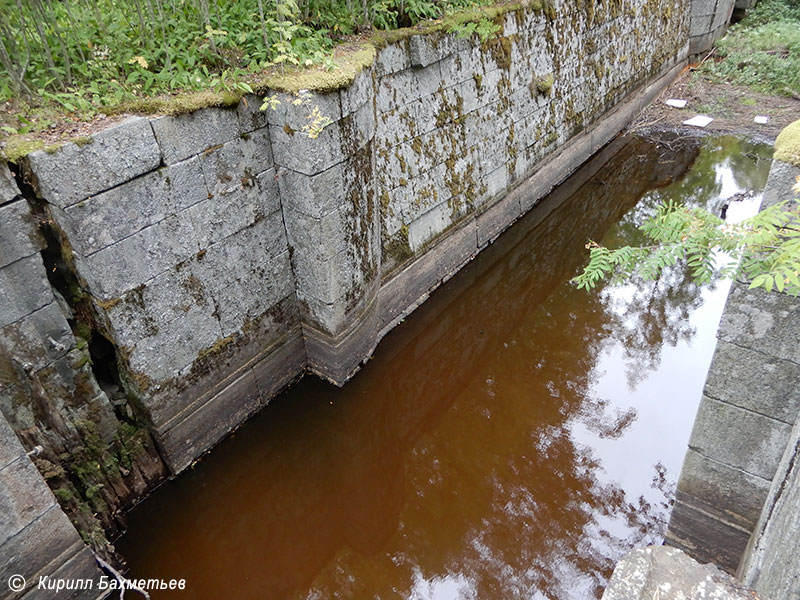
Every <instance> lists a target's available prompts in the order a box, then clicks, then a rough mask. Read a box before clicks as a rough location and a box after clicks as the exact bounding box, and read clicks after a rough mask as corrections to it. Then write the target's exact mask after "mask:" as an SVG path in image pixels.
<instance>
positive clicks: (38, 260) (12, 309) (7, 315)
mask: <svg viewBox="0 0 800 600" xmlns="http://www.w3.org/2000/svg"><path fill="white" fill-rule="evenodd" d="M52 301H53V292H52V291H51V289H50V284H49V282H48V281H47V277H46V276H45V271H44V264H43V263H42V257H41V256H39V255H38V254H33V255H31V256H28V257H26V258H21V259H19V260H18V261H16V262H13V263H11V264H10V265H6V266H5V267H3V268H2V269H0V327H5V326H6V325H9V324H11V323H13V322H14V321H16V320H17V319H21V318H22V317H24V316H25V315H29V314H31V313H32V312H34V311H36V310H39V309H40V308H42V307H43V306H44V305H45V304H49V303H50V302H52Z"/></svg>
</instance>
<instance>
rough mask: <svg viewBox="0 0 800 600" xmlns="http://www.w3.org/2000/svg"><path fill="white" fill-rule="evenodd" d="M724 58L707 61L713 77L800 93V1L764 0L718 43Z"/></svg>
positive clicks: (773, 90) (765, 90)
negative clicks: (716, 60) (717, 60)
mask: <svg viewBox="0 0 800 600" xmlns="http://www.w3.org/2000/svg"><path fill="white" fill-rule="evenodd" d="M717 53H718V55H719V56H720V57H721V59H722V60H720V61H719V62H714V61H707V62H706V63H704V67H703V69H704V71H705V72H706V73H707V74H708V75H709V76H710V77H711V79H713V80H717V81H725V82H729V83H735V84H739V85H746V86H749V87H751V88H752V89H754V90H757V91H759V92H763V93H768V94H769V93H771V94H782V95H791V94H792V93H795V94H796V93H800V4H798V3H797V2H792V1H791V0H761V1H760V2H759V3H758V4H757V5H756V7H755V9H753V10H752V11H749V12H748V14H747V17H746V18H745V19H744V20H743V21H742V22H741V23H739V24H737V25H735V26H733V27H732V28H731V29H730V31H729V32H728V34H727V35H726V36H725V37H723V38H722V39H721V40H719V41H718V42H717Z"/></svg>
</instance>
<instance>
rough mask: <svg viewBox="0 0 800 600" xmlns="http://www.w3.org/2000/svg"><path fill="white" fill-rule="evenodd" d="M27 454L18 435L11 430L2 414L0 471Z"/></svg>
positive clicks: (0, 422)
mask: <svg viewBox="0 0 800 600" xmlns="http://www.w3.org/2000/svg"><path fill="white" fill-rule="evenodd" d="M23 454H25V450H24V448H23V447H22V444H21V443H20V441H19V439H18V438H17V434H15V433H14V430H13V429H11V425H9V424H8V421H7V420H6V418H5V417H4V416H3V415H2V414H0V469H2V468H4V467H6V466H7V465H8V464H9V463H11V462H12V461H14V460H16V459H18V458H19V457H20V456H22V455H23Z"/></svg>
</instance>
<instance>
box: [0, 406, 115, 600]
mask: <svg viewBox="0 0 800 600" xmlns="http://www.w3.org/2000/svg"><path fill="white" fill-rule="evenodd" d="M0 557H2V558H1V559H0V581H2V586H1V587H0V597H2V598H7V599H9V600H10V599H12V598H15V599H16V598H26V599H29V600H33V599H34V598H47V597H51V596H48V592H43V591H37V590H33V589H32V588H33V587H34V586H36V585H37V583H38V580H39V577H40V576H50V577H53V578H64V579H69V578H95V579H99V575H100V569H99V568H98V566H97V564H96V562H95V560H94V557H93V556H92V553H91V551H90V550H89V548H87V547H86V546H85V545H84V543H83V541H82V540H81V538H80V536H79V535H78V532H77V531H76V530H75V528H74V527H73V525H72V523H70V521H69V519H68V518H67V516H66V515H65V514H64V512H63V511H62V510H61V507H60V506H59V505H58V503H57V502H56V499H55V497H54V496H53V493H52V492H51V491H50V489H49V488H48V487H47V484H46V483H45V481H44V479H42V476H41V475H40V474H39V471H37V469H36V467H35V466H34V465H33V463H32V462H31V459H30V458H29V457H28V455H27V453H26V452H25V449H24V448H23V447H22V444H21V443H20V442H19V440H18V439H17V436H16V435H15V434H14V431H13V430H12V429H11V427H10V426H9V424H8V422H7V421H6V420H5V418H4V417H3V416H2V415H0ZM15 575H17V576H22V577H23V578H24V580H25V581H26V582H27V585H24V584H23V585H21V586H20V587H16V586H15V588H14V589H13V590H12V589H11V586H10V583H9V582H10V581H11V578H12V577H13V576H15ZM15 582H18V581H17V580H15ZM15 590H16V591H15ZM64 595H65V596H67V593H66V592H64ZM101 596H102V594H101V593H100V592H98V591H97V590H83V591H77V592H73V593H71V594H70V595H69V598H72V599H74V600H78V599H87V600H88V599H91V598H99V597H101Z"/></svg>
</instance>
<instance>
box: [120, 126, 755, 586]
mask: <svg viewBox="0 0 800 600" xmlns="http://www.w3.org/2000/svg"><path fill="white" fill-rule="evenodd" d="M765 151H766V149H765V148H762V147H755V146H750V145H748V144H746V143H744V142H741V141H737V140H733V139H721V140H709V141H706V142H704V143H703V144H702V147H701V144H700V142H698V141H687V140H683V141H672V142H671V143H670V144H667V145H656V144H654V143H652V142H646V141H642V140H632V141H630V142H629V143H628V144H627V145H625V146H624V147H623V148H622V150H620V152H619V153H618V154H617V155H616V156H615V157H613V158H612V159H611V160H610V161H608V162H607V163H605V164H602V165H599V164H598V163H597V162H595V163H594V164H590V165H588V166H587V167H586V168H584V170H583V171H582V173H580V174H579V175H577V176H576V177H574V178H573V179H571V180H570V181H569V182H568V183H567V184H565V185H564V186H562V188H560V189H559V190H558V191H557V192H555V193H554V194H552V195H551V196H550V197H549V198H548V199H546V200H545V201H544V202H543V203H542V204H541V205H540V206H539V207H538V208H536V209H534V211H533V213H532V214H529V215H528V217H526V218H525V219H523V220H522V221H521V222H519V223H518V224H517V225H515V226H514V227H513V228H512V229H510V230H509V231H508V232H507V233H506V234H504V235H503V236H502V237H501V238H500V239H499V240H498V241H497V242H496V243H495V244H493V245H492V246H491V247H490V248H489V249H487V250H486V251H485V252H484V253H482V254H481V255H480V256H479V257H478V258H477V259H476V260H474V261H473V262H472V263H470V264H469V265H468V266H467V267H466V268H465V269H464V270H462V272H460V273H459V274H458V275H457V276H456V277H454V278H453V279H451V280H450V282H448V283H447V284H446V285H445V286H443V287H442V288H441V289H440V290H438V291H437V292H436V293H435V294H434V295H433V296H432V298H431V299H430V300H429V301H428V302H426V303H425V304H424V305H423V306H422V307H421V308H420V309H418V310H417V311H416V312H415V313H414V314H413V315H412V316H411V317H410V318H409V319H407V321H406V322H404V323H403V324H402V325H400V326H399V327H398V328H396V329H395V330H394V331H393V332H392V333H391V334H390V335H389V336H387V337H386V338H385V339H384V341H383V342H381V344H380V346H379V347H378V350H377V352H376V354H375V357H374V359H373V360H371V361H370V362H369V363H368V364H367V365H366V366H365V367H364V369H363V370H362V371H361V372H360V373H359V374H358V375H357V376H356V377H355V378H354V379H353V380H352V381H351V382H350V383H349V384H347V386H345V387H344V388H343V389H336V388H334V387H332V386H329V385H327V384H324V383H321V382H320V381H317V380H315V379H314V378H311V377H306V378H305V379H303V380H302V381H301V382H300V383H298V384H297V385H295V386H294V387H293V388H291V389H290V390H289V391H287V392H286V393H284V394H282V395H281V396H280V397H279V398H276V399H275V400H274V401H273V402H272V403H271V404H270V405H269V406H268V407H267V408H266V409H265V410H264V411H263V412H262V413H261V414H259V415H258V416H256V417H255V418H254V419H253V420H252V421H251V422H249V423H248V424H247V425H246V426H245V427H243V428H242V429H240V430H239V431H238V432H237V433H236V434H235V435H234V436H233V437H232V438H230V439H228V440H227V441H225V442H224V443H222V444H221V445H220V446H218V447H217V448H216V449H215V450H214V451H213V452H212V453H211V454H210V455H208V456H207V457H205V458H204V459H203V460H202V461H201V462H200V463H199V464H198V465H197V466H196V468H195V469H194V470H192V471H190V472H188V473H186V474H185V475H183V476H181V477H180V478H178V479H176V480H175V481H172V482H170V483H168V484H166V485H164V486H163V487H162V488H160V489H159V490H158V491H157V492H156V493H155V494H153V496H152V497H150V498H149V499H148V500H147V501H145V502H144V503H143V504H142V505H141V506H139V507H138V508H137V509H136V510H135V511H134V512H133V513H132V514H131V515H129V532H128V533H127V534H126V535H125V536H124V537H123V538H122V539H121V540H119V542H118V544H117V547H118V549H119V550H120V551H121V553H122V555H123V556H125V557H126V559H127V560H128V563H129V566H130V572H131V575H132V576H135V577H163V578H185V579H186V580H187V589H186V590H185V591H179V592H172V593H170V594H167V595H164V596H162V595H159V594H156V593H153V597H154V598H161V597H172V598H182V599H187V600H188V599H190V598H192V599H194V598H198V599H201V598H202V599H215V598H237V599H259V600H262V599H271V598H277V599H283V598H309V599H311V598H314V599H327V598H342V599H350V598H354V599H359V598H382V599H386V598H405V599H414V600H421V599H436V600H439V599H451V598H480V599H493V598H498V599H501V598H502V599H506V598H554V599H563V600H580V599H584V598H595V597H599V595H600V594H601V593H602V589H603V587H604V585H605V583H606V581H607V578H608V576H609V575H610V573H611V570H612V569H613V565H614V562H615V561H616V560H617V559H618V558H619V557H620V556H621V555H622V554H623V553H625V552H626V551H628V550H629V549H630V548H632V547H634V546H640V545H646V544H649V543H659V542H660V541H661V539H662V535H663V531H664V528H665V524H666V522H667V520H668V518H669V510H670V506H671V497H672V490H673V489H674V485H675V480H676V478H677V475H678V472H679V470H680V465H681V462H682V460H683V453H684V451H685V448H686V441H687V439H688V436H689V432H690V429H691V425H692V421H693V418H694V413H695V410H696V407H697V402H698V400H699V395H700V390H701V388H702V383H703V380H704V378H705V373H706V370H707V368H708V364H709V362H710V359H711V354H712V353H713V349H714V333H715V330H716V326H717V323H718V320H719V316H720V313H721V311H722V306H723V304H724V299H725V294H726V293H727V290H726V289H724V288H723V286H719V287H718V288H716V289H711V288H707V287H706V288H700V287H698V286H696V285H693V284H691V283H689V282H686V281H684V280H683V276H682V274H681V272H680V271H679V270H676V271H672V272H670V273H668V274H667V275H665V276H664V277H662V279H661V280H660V281H658V282H656V283H651V284H641V285H638V286H634V285H627V286H620V287H615V288H612V287H609V286H606V287H604V288H602V289H600V290H597V291H595V292H592V293H587V292H582V291H577V290H576V289H575V288H574V287H573V286H572V285H571V284H569V283H568V279H569V278H570V277H571V276H572V275H573V274H574V273H575V272H576V270H577V268H578V267H579V266H580V264H581V263H582V262H583V260H584V258H585V250H584V244H585V243H586V240H587V239H589V238H591V239H601V238H603V239H604V240H605V241H606V242H608V243H614V244H618V243H635V242H636V241H637V240H638V237H637V232H636V230H635V226H636V224H638V223H640V222H641V221H642V220H643V219H644V218H645V217H646V216H647V215H649V214H651V213H652V211H653V210H654V207H655V206H656V205H657V204H658V203H659V202H660V201H661V200H663V199H667V198H674V199H682V200H683V201H686V202H692V203H697V204H705V203H707V202H709V201H712V202H713V201H715V199H719V198H727V197H728V196H730V195H732V194H733V193H735V192H739V191H741V190H743V189H751V190H756V191H759V190H760V189H761V188H762V187H763V184H764V182H765V179H766V173H767V169H768V167H769V164H768V163H769V161H768V160H758V155H761V156H763V155H764V153H765ZM601 162H604V161H601ZM690 165H693V166H692V169H691V171H690V172H689V173H688V174H686V175H685V176H683V178H682V179H680V180H679V181H677V182H676V183H672V181H673V179H675V178H677V177H679V176H681V175H682V174H683V173H684V172H685V171H686V170H687V169H688V168H689V166H690ZM598 168H599V171H598ZM595 171H596V173H595V174H594V175H591V174H592V173H593V172H595ZM587 178H588V179H587ZM581 182H584V183H581ZM670 184H671V185H670ZM664 186H667V187H664ZM656 188H659V189H656ZM640 199H641V201H639V200H640ZM637 201H639V202H638V204H637Z"/></svg>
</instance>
